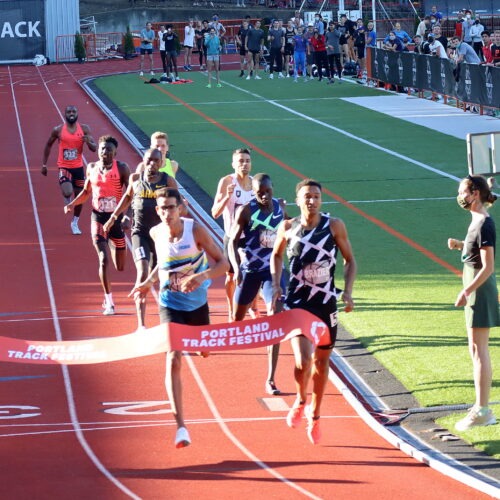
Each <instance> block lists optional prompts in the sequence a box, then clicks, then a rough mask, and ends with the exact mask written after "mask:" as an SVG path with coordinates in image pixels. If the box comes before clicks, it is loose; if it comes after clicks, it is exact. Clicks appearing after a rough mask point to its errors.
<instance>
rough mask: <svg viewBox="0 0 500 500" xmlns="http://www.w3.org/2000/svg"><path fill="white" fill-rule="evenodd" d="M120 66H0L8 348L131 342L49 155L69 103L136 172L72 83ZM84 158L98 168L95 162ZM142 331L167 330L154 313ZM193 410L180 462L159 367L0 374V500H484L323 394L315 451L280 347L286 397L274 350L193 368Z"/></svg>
mask: <svg viewBox="0 0 500 500" xmlns="http://www.w3.org/2000/svg"><path fill="white" fill-rule="evenodd" d="M130 64H134V69H135V64H136V62H135V61H134V62H132V63H127V62H124V61H119V62H114V63H110V62H102V63H95V64H86V65H72V66H65V65H57V66H55V65H52V66H46V67H42V68H39V69H38V68H34V67H18V66H15V67H2V68H0V96H1V98H0V111H1V115H0V116H1V117H2V121H3V127H2V134H1V138H0V141H1V151H2V161H1V168H0V200H1V202H0V203H1V213H2V221H3V224H2V236H1V238H0V259H1V262H2V288H1V289H0V303H1V307H0V325H1V330H0V331H1V335H3V336H12V337H19V338H29V339H35V340H61V339H73V340H75V339H85V338H92V337H102V336H110V335H119V334H124V333H128V332H130V331H133V330H134V329H135V325H136V320H135V313H134V308H133V304H132V303H131V301H130V300H129V299H127V297H126V296H127V293H128V291H129V290H130V288H131V285H132V283H133V282H134V279H135V271H134V268H133V264H132V262H131V259H129V261H128V263H127V267H126V270H125V271H124V272H123V273H117V272H114V271H113V272H112V273H111V279H112V281H113V286H114V289H113V293H114V297H115V303H116V305H117V312H118V314H117V315H116V316H113V317H103V316H102V314H101V307H100V304H101V301H102V293H101V290H100V286H99V284H98V279H97V259H96V256H95V253H94V250H93V247H92V244H91V241H90V238H89V226H90V223H89V208H88V207H87V206H86V207H85V208H84V211H83V215H82V222H81V224H80V226H81V228H82V229H83V230H84V234H83V235H82V236H81V237H77V236H73V235H71V233H70V230H69V222H70V220H69V218H68V217H67V216H65V215H64V214H63V208H62V207H63V203H62V201H63V200H62V197H61V195H60V193H59V188H58V185H57V176H56V169H55V167H54V164H55V150H54V151H53V152H52V155H51V158H50V162H49V177H48V178H45V177H42V176H41V175H40V172H39V171H40V167H41V164H40V163H41V157H42V150H43V146H44V144H45V141H46V140H47V137H48V135H49V133H50V130H51V128H52V127H53V126H54V125H56V124H57V123H59V122H60V121H61V115H60V111H59V110H63V109H64V107H65V106H66V105H68V104H76V105H77V106H78V107H79V109H80V121H81V122H83V123H87V124H89V125H90V126H91V128H92V131H93V135H94V137H96V138H97V137H98V136H100V135H102V134H104V133H111V134H112V135H115V136H117V137H118V139H119V142H120V146H119V150H118V151H119V155H118V157H119V158H120V159H121V160H123V161H126V162H128V163H129V164H130V165H132V166H135V164H136V163H137V162H138V160H139V158H138V156H137V154H136V152H135V151H134V150H133V149H132V148H131V147H130V146H129V145H128V144H127V142H126V141H125V139H123V137H122V136H121V134H120V132H119V131H117V130H115V129H114V127H113V126H112V125H111V124H110V123H109V122H108V120H107V119H106V117H105V116H104V115H103V113H102V112H101V111H100V110H99V109H97V108H96V107H95V106H94V105H93V104H92V103H91V104H87V98H86V96H85V94H84V93H83V91H82V90H81V89H80V87H79V85H78V84H77V82H76V80H77V79H78V78H80V77H83V76H90V75H89V73H96V74H101V73H107V72H117V71H123V70H124V69H126V68H129V69H130V68H132V66H130ZM87 159H89V156H88V153H87ZM210 305H211V308H212V321H213V322H217V321H223V320H224V319H225V317H226V312H225V306H224V299H223V291H222V287H221V283H220V282H219V283H217V284H216V286H214V287H213V289H212V292H211V295H210ZM147 321H148V324H149V325H150V326H153V325H155V324H157V321H158V319H157V315H156V309H155V306H154V305H153V303H152V301H151V302H150V304H149V310H148V317H147ZM183 361H184V366H183V384H184V407H185V414H186V418H187V424H188V427H189V430H190V433H191V437H192V440H193V443H192V445H191V446H190V447H188V448H185V449H181V450H177V449H175V448H174V445H173V440H174V434H175V425H174V419H173V417H172V415H171V412H170V411H169V404H168V402H167V401H165V398H166V395H165V390H164V385H163V377H164V357H163V356H162V355H158V356H151V357H147V358H138V359H134V360H128V361H123V362H114V363H108V364H99V365H88V366H75V367H70V368H67V367H57V366H36V365H23V364H14V363H5V364H3V365H1V366H0V384H1V385H0V387H1V394H2V400H1V403H0V450H1V451H0V453H1V456H0V463H1V471H2V475H1V477H2V486H1V492H2V493H1V497H2V498H15V499H28V498H29V499H32V498H37V499H65V498H71V499H72V500H77V499H88V498H95V499H101V498H105V499H115V498H116V499H118V498H145V499H159V498H162V499H164V498H165V499H166V498H198V499H199V498H209V499H212V498H217V499H220V498H230V497H235V496H238V497H240V498H245V499H257V498H258V499H261V498H277V499H292V498H303V497H306V498H339V499H343V498H356V499H363V498H371V499H373V498H375V499H394V498H401V497H403V496H404V497H406V498H408V499H413V498H415V499H417V498H418V499H421V498H424V497H425V498H426V499H427V500H430V499H438V498H439V499H442V498H453V499H473V498H484V497H485V495H482V494H480V493H478V492H476V491H475V490H472V489H470V488H468V487H466V486H464V485H462V484H460V483H458V482H455V481H454V480H452V479H449V478H447V477H444V476H442V475H440V474H439V473H437V472H436V471H434V470H432V469H430V468H429V467H427V466H425V465H422V464H421V463H419V462H416V461H415V460H413V459H412V458H409V457H407V456H406V455H404V454H403V453H402V452H400V451H399V450H397V449H394V448H393V447H392V446H390V445H388V444H387V443H386V442H385V441H383V440H382V439H381V438H380V437H379V436H378V435H376V434H375V433H373V432H372V431H371V430H370V429H369V428H368V427H367V426H366V425H365V424H364V423H363V421H362V420H361V419H360V418H359V417H358V416H357V415H356V414H355V413H354V412H353V410H352V408H351V407H350V406H349V405H348V404H347V402H346V401H345V400H344V398H343V397H342V396H341V395H340V394H339V392H338V391H337V390H336V389H335V388H334V387H333V385H329V386H328V389H327V395H326V398H325V401H324V408H323V416H322V429H323V434H324V438H323V441H322V443H321V445H319V446H313V445H311V444H310V443H309V442H308V440H307V438H306V434H305V429H297V430H292V429H289V428H287V426H286V424H285V422H284V417H285V415H286V412H287V410H288V405H290V404H291V403H292V402H293V399H294V396H293V387H294V384H293V376H292V370H293V359H292V355H291V353H290V349H289V346H288V345H285V346H283V348H282V354H281V356H280V361H279V366H278V375H277V381H278V385H279V387H280V388H281V389H282V390H283V391H284V394H283V397H282V398H272V397H266V395H265V394H264V392H263V383H264V379H265V372H266V354H265V352H264V350H249V351H240V352H237V353H228V354H218V355H215V356H211V357H209V358H207V359H202V358H198V357H191V356H185V357H184V360H183Z"/></svg>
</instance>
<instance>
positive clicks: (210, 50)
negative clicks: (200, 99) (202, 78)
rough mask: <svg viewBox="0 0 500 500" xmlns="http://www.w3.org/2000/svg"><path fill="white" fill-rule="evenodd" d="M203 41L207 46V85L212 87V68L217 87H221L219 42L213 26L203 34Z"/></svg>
mask: <svg viewBox="0 0 500 500" xmlns="http://www.w3.org/2000/svg"><path fill="white" fill-rule="evenodd" d="M203 43H204V44H205V46H206V47H207V73H208V83H207V87H208V88H211V87H212V71H214V70H215V78H216V80H217V87H222V85H221V83H220V75H219V69H220V53H221V44H220V39H219V37H218V36H217V34H216V31H215V28H214V27H212V28H210V31H209V32H208V33H207V34H206V35H205V40H204V42H203Z"/></svg>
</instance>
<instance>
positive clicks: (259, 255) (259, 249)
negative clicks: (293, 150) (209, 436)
mask: <svg viewBox="0 0 500 500" xmlns="http://www.w3.org/2000/svg"><path fill="white" fill-rule="evenodd" d="M252 189H253V192H254V195H255V199H253V200H251V201H250V202H248V203H247V204H246V205H243V206H242V207H240V208H238V211H237V212H236V214H235V220H234V223H233V225H232V228H231V233H230V236H229V243H228V249H229V257H230V262H231V265H232V267H233V269H234V282H235V283H236V291H235V294H234V305H235V307H236V311H235V313H234V319H235V320H236V321H241V320H242V319H244V318H245V315H246V313H247V310H248V308H249V307H250V304H251V303H252V301H253V300H254V299H255V298H256V297H257V295H258V293H259V290H260V291H262V295H263V297H264V301H265V303H266V308H267V314H268V315H271V314H273V309H272V305H273V289H272V278H271V271H270V267H269V266H270V263H269V261H270V258H271V252H272V250H273V244H274V240H275V239H276V232H277V230H278V226H279V224H280V222H281V221H282V220H283V219H284V217H285V207H284V202H283V200H277V199H276V198H273V184H272V182H271V178H270V177H269V176H268V175H267V174H257V175H255V176H254V178H253V179H252ZM243 234H244V235H245V239H244V246H243V247H241V245H240V241H241V238H242V235H243ZM240 248H241V258H240ZM279 349H280V345H279V344H275V345H272V346H269V347H268V348H267V352H268V372H267V379H266V383H265V390H266V392H267V393H268V394H272V395H273V396H276V395H278V394H281V391H280V390H279V389H278V388H277V387H276V384H275V381H274V375H275V373H276V366H277V364H278V355H279Z"/></svg>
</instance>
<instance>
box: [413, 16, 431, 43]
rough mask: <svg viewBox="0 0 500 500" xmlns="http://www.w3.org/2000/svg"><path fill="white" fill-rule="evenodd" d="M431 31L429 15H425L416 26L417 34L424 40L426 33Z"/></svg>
mask: <svg viewBox="0 0 500 500" xmlns="http://www.w3.org/2000/svg"><path fill="white" fill-rule="evenodd" d="M430 31H431V18H430V17H429V16H425V17H424V20H423V21H421V22H420V24H419V25H418V27H417V33H416V34H417V35H420V36H421V37H422V40H425V39H426V37H427V35H428V34H429V33H430Z"/></svg>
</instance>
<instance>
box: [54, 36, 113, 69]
mask: <svg viewBox="0 0 500 500" xmlns="http://www.w3.org/2000/svg"><path fill="white" fill-rule="evenodd" d="M80 36H81V37H82V39H83V44H84V47H85V53H86V57H85V59H86V60H89V61H92V60H93V61H97V60H100V59H111V58H116V57H121V54H120V50H121V46H122V40H123V33H85V34H82V35H80ZM75 38H76V35H60V36H58V37H56V62H58V63H59V62H67V61H75V60H76V57H75Z"/></svg>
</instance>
